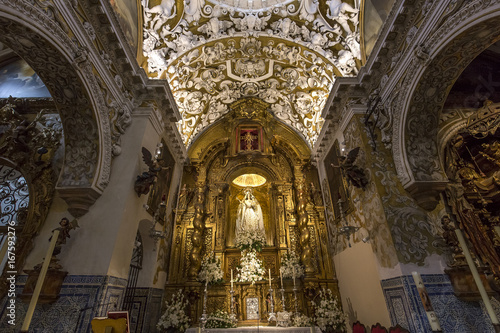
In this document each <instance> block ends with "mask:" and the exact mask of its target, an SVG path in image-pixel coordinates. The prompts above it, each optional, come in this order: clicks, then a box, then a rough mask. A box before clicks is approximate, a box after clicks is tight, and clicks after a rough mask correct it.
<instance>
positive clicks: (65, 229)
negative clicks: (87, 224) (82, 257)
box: [49, 217, 79, 258]
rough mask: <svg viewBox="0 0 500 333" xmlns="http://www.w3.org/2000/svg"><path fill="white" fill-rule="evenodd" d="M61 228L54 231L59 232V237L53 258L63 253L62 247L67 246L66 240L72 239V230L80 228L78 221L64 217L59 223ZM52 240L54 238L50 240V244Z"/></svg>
mask: <svg viewBox="0 0 500 333" xmlns="http://www.w3.org/2000/svg"><path fill="white" fill-rule="evenodd" d="M59 225H60V227H58V228H55V229H54V230H52V231H55V230H59V235H58V236H57V241H56V246H55V248H54V252H52V257H53V258H54V257H55V256H57V255H58V254H59V253H61V246H62V245H63V244H66V238H71V236H70V234H69V232H70V230H73V229H76V228H77V227H79V226H78V222H77V220H76V219H75V220H73V221H72V222H70V221H69V219H68V218H67V217H63V218H62V219H61V221H59ZM51 240H52V236H51V237H50V238H49V242H50V241H51Z"/></svg>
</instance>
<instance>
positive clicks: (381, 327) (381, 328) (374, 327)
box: [372, 323, 387, 333]
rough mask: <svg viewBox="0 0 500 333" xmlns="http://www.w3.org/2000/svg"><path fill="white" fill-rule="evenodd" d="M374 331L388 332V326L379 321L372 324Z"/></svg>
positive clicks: (377, 332)
mask: <svg viewBox="0 0 500 333" xmlns="http://www.w3.org/2000/svg"><path fill="white" fill-rule="evenodd" d="M372 333H387V328H385V327H384V326H382V325H380V323H377V324H376V325H372Z"/></svg>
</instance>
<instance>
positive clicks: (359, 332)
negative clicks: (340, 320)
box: [352, 320, 366, 333]
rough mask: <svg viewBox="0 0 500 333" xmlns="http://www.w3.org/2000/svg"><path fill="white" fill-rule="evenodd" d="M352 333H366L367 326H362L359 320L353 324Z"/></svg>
mask: <svg viewBox="0 0 500 333" xmlns="http://www.w3.org/2000/svg"><path fill="white" fill-rule="evenodd" d="M352 333H366V328H365V325H363V324H361V323H360V322H359V320H358V321H357V322H355V323H354V324H352Z"/></svg>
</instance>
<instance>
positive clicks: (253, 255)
mask: <svg viewBox="0 0 500 333" xmlns="http://www.w3.org/2000/svg"><path fill="white" fill-rule="evenodd" d="M240 266H241V267H237V268H236V271H237V272H238V273H237V274H236V280H237V281H239V282H251V283H252V284H254V283H255V282H256V281H261V280H262V279H263V276H264V274H265V273H266V271H265V269H264V267H263V264H262V260H260V259H258V258H257V252H256V251H255V250H243V251H242V253H241V260H240Z"/></svg>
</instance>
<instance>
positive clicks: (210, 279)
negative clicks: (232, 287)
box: [198, 256, 224, 284]
mask: <svg viewBox="0 0 500 333" xmlns="http://www.w3.org/2000/svg"><path fill="white" fill-rule="evenodd" d="M223 277H224V273H223V272H222V269H221V267H220V260H218V259H215V257H213V256H206V257H205V258H203V261H202V262H201V269H200V272H199V273H198V281H201V282H206V283H208V284H216V283H221V282H223V281H224V280H223Z"/></svg>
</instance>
